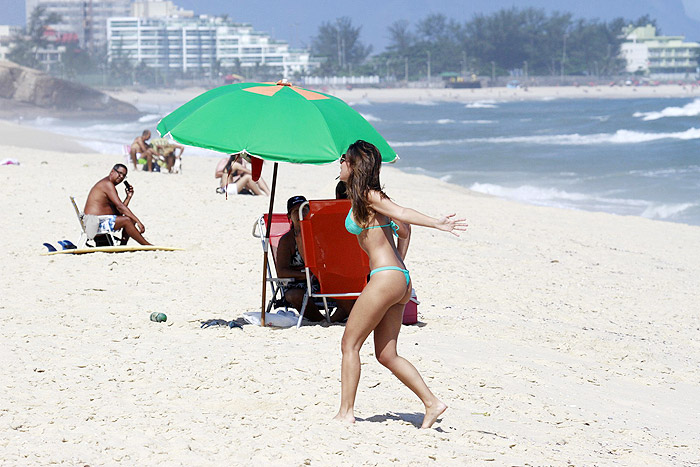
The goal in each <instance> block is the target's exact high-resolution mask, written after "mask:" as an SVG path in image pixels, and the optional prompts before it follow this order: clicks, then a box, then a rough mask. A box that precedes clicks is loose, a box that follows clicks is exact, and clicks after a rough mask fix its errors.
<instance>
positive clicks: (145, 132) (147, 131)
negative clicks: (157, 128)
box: [141, 129, 151, 136]
mask: <svg viewBox="0 0 700 467" xmlns="http://www.w3.org/2000/svg"><path fill="white" fill-rule="evenodd" d="M150 134H151V130H148V129H146V130H143V133H141V136H146V135H150Z"/></svg>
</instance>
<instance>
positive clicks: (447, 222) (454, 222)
mask: <svg viewBox="0 0 700 467" xmlns="http://www.w3.org/2000/svg"><path fill="white" fill-rule="evenodd" d="M454 216H455V214H448V215H446V216H444V217H441V218H439V219H438V220H437V223H436V224H435V228H436V229H439V230H444V231H445V232H450V233H451V234H452V235H454V236H456V237H459V235H458V234H457V232H455V230H467V222H466V219H453V217H454Z"/></svg>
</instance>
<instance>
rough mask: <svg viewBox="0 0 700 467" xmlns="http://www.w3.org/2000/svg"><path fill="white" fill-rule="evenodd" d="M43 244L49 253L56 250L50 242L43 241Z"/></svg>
mask: <svg viewBox="0 0 700 467" xmlns="http://www.w3.org/2000/svg"><path fill="white" fill-rule="evenodd" d="M44 246H45V247H46V248H48V249H49V253H51V252H52V251H56V247H54V246H53V245H52V244H50V243H44Z"/></svg>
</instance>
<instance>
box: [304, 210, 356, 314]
mask: <svg viewBox="0 0 700 467" xmlns="http://www.w3.org/2000/svg"><path fill="white" fill-rule="evenodd" d="M307 206H308V211H307V209H306V207H307ZM349 210H350V201H349V200H345V199H340V200H336V199H333V200H309V201H307V202H305V203H304V204H302V205H301V208H300V209H299V213H300V219H301V223H300V224H301V238H302V243H303V245H304V263H305V265H306V269H305V272H306V284H307V292H306V296H305V297H304V302H303V305H302V311H301V312H300V313H299V321H298V323H297V327H299V326H300V325H301V320H302V318H303V316H304V311H303V310H304V309H305V308H306V303H307V301H308V300H309V299H314V298H321V299H322V300H323V305H324V308H325V312H326V320H327V321H330V314H329V309H328V300H327V299H329V298H334V299H346V300H347V299H350V298H355V297H358V296H359V295H360V293H361V292H362V289H364V287H365V285H367V276H368V274H369V258H368V257H367V254H366V253H365V252H364V251H363V250H362V248H360V245H359V244H358V243H357V238H356V237H355V236H354V235H352V234H350V233H349V232H348V231H347V230H345V216H346V215H347V214H348V211H349ZM312 274H313V275H314V276H316V278H317V279H318V281H319V284H320V291H319V292H318V293H312V292H311V275H312Z"/></svg>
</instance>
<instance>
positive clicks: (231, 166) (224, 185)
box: [214, 154, 270, 196]
mask: <svg viewBox="0 0 700 467" xmlns="http://www.w3.org/2000/svg"><path fill="white" fill-rule="evenodd" d="M214 178H220V179H221V182H220V185H219V188H217V189H216V192H217V193H226V194H227V195H228V194H232V195H235V194H242V195H262V194H263V193H264V194H266V195H268V196H270V189H269V188H268V186H267V183H265V180H263V178H262V177H260V178H259V179H258V181H257V182H255V181H253V172H252V171H251V170H250V169H249V168H248V166H247V165H246V162H245V161H244V160H243V158H242V157H241V156H240V154H231V155H230V156H229V157H228V158H226V159H222V160H220V161H219V163H218V164H217V166H216V171H215V172H214ZM234 189H235V192H234Z"/></svg>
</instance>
